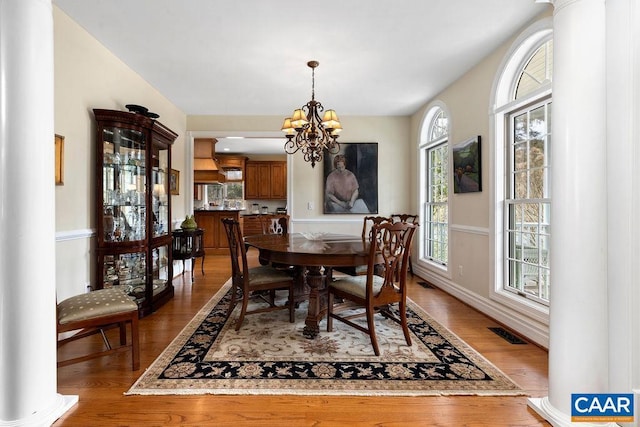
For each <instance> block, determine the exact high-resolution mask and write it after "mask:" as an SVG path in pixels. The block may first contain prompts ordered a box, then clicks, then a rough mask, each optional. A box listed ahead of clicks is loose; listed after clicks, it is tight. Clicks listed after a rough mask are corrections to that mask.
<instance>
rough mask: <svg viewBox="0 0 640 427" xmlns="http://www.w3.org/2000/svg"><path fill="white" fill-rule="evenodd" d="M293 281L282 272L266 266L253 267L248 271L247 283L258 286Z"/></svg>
mask: <svg viewBox="0 0 640 427" xmlns="http://www.w3.org/2000/svg"><path fill="white" fill-rule="evenodd" d="M286 280H293V278H292V277H291V276H290V275H289V274H287V273H286V272H284V271H281V270H277V269H275V268H273V267H271V266H268V265H261V266H260V267H253V268H250V269H249V283H251V284H254V285H259V284H263V283H273V282H283V281H286Z"/></svg>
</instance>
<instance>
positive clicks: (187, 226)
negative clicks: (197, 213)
mask: <svg viewBox="0 0 640 427" xmlns="http://www.w3.org/2000/svg"><path fill="white" fill-rule="evenodd" d="M197 227H198V224H196V219H195V217H194V216H193V215H191V216H189V215H187V216H186V217H185V218H184V221H182V224H180V228H182V229H183V230H195V229H196V228H197Z"/></svg>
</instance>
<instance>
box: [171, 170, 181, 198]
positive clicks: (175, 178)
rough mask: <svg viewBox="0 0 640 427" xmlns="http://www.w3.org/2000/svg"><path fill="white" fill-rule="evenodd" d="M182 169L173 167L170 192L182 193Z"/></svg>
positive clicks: (173, 193)
mask: <svg viewBox="0 0 640 427" xmlns="http://www.w3.org/2000/svg"><path fill="white" fill-rule="evenodd" d="M179 189H180V171H179V170H176V169H171V171H170V172H169V194H171V195H172V196H177V195H179V194H180V190H179Z"/></svg>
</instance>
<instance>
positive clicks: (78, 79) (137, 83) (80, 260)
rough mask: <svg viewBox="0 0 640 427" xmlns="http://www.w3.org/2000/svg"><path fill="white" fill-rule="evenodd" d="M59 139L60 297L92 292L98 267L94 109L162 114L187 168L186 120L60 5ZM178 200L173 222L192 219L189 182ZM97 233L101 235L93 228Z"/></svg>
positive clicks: (178, 161)
mask: <svg viewBox="0 0 640 427" xmlns="http://www.w3.org/2000/svg"><path fill="white" fill-rule="evenodd" d="M54 67H55V68H54V72H55V133H57V134H60V135H64V137H65V152H64V154H65V156H64V162H65V168H64V185H62V186H57V187H56V190H55V191H56V212H55V215H56V232H57V241H58V243H57V245H56V251H57V253H56V260H57V261H56V268H57V273H56V283H57V288H58V298H64V297H66V296H69V295H73V294H77V293H80V292H84V291H85V288H86V285H87V284H88V283H89V282H90V280H91V279H90V277H91V274H90V271H91V270H92V269H93V268H94V267H93V264H94V254H93V253H92V252H91V251H92V240H93V239H92V237H90V235H91V232H92V229H94V228H95V223H94V219H93V209H94V208H93V206H94V204H93V202H94V196H93V192H94V183H95V179H94V177H95V174H96V170H95V165H94V163H95V160H94V149H95V148H94V147H95V124H94V120H93V111H92V110H93V108H107V109H116V110H126V109H125V105H126V104H139V105H144V106H146V107H148V108H149V109H150V110H151V111H154V112H156V113H158V114H160V119H159V120H160V121H161V122H162V123H163V124H165V125H166V126H168V127H169V128H170V129H172V130H173V131H175V132H176V133H177V134H178V135H179V136H178V139H177V141H176V142H175V144H174V146H173V149H172V156H173V168H174V169H178V170H182V169H183V165H184V135H185V128H186V116H185V114H184V113H183V112H182V111H180V110H179V109H178V108H176V107H175V106H174V105H173V104H171V102H169V101H168V100H167V99H166V98H165V97H163V96H162V95H161V94H160V93H159V92H158V91H157V90H155V89H154V88H153V87H152V86H150V85H149V84H148V83H147V82H146V81H145V80H143V79H142V78H141V77H140V76H139V75H138V74H136V73H135V72H133V71H132V70H131V69H130V68H129V67H127V66H126V65H125V64H124V63H123V62H122V61H120V60H119V59H118V58H116V57H115V56H114V55H113V54H112V53H111V52H110V51H108V50H107V49H106V48H105V47H104V46H102V45H101V44H99V43H98V42H97V41H96V40H95V39H94V38H93V37H92V36H91V35H89V34H88V33H87V32H86V31H85V30H84V29H82V28H81V27H80V26H78V25H77V24H76V23H75V22H74V21H72V20H71V19H70V18H69V17H68V16H67V15H65V14H64V13H62V12H61V11H60V10H59V9H58V8H57V7H54ZM180 185H181V188H180V195H179V196H172V202H173V212H172V216H173V218H174V219H175V218H183V217H184V214H185V208H184V206H185V195H186V193H187V192H186V191H185V188H184V184H183V183H182V182H181V183H180ZM93 231H95V230H93Z"/></svg>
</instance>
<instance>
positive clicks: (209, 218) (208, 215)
mask: <svg viewBox="0 0 640 427" xmlns="http://www.w3.org/2000/svg"><path fill="white" fill-rule="evenodd" d="M194 215H195V220H196V224H198V228H202V229H204V235H203V236H202V245H203V247H204V250H205V252H206V253H207V254H208V255H228V254H229V242H228V241H227V235H226V233H225V231H224V227H223V225H222V218H233V219H235V220H236V221H237V220H238V219H239V211H237V210H213V211H208V210H204V211H195V212H194Z"/></svg>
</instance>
